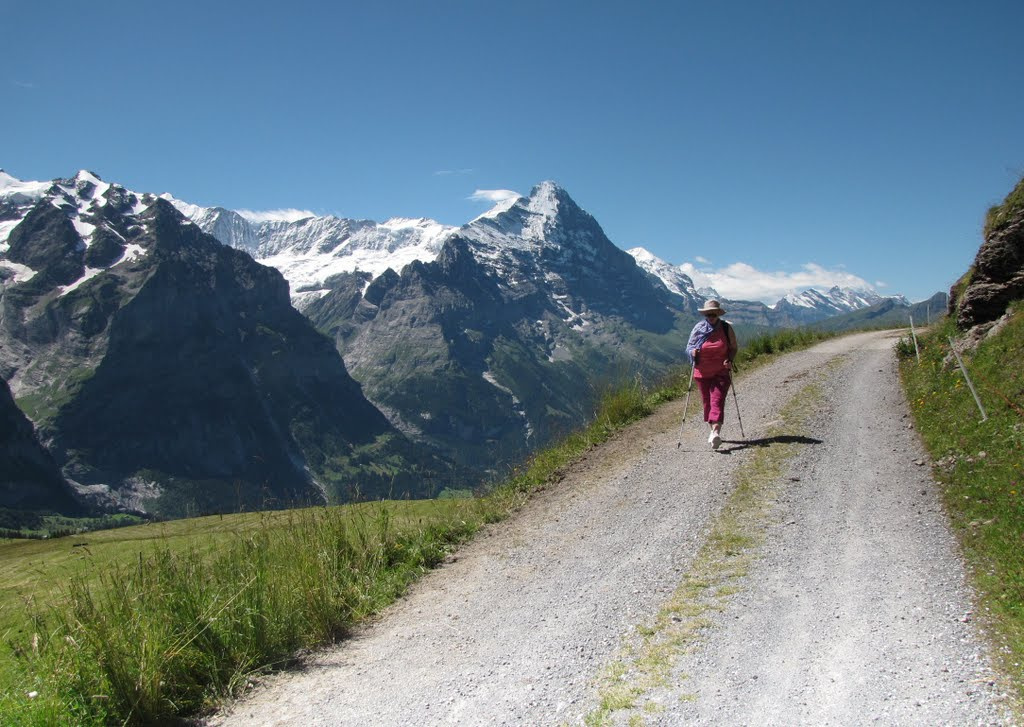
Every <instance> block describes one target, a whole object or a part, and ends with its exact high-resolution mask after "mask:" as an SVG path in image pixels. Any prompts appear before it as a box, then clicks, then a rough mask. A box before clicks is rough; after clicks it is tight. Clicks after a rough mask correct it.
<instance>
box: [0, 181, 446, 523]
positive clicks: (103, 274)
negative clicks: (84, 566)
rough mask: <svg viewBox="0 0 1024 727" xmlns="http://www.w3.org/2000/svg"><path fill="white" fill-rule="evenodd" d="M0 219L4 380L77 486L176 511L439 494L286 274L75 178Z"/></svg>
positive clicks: (134, 505) (162, 206)
mask: <svg viewBox="0 0 1024 727" xmlns="http://www.w3.org/2000/svg"><path fill="white" fill-rule="evenodd" d="M18 215H20V217H19V216H18ZM6 216H7V217H8V218H12V217H13V219H14V220H15V221H17V220H19V219H20V222H17V224H16V225H15V226H14V227H13V228H12V229H11V230H10V233H9V236H8V239H7V243H6V245H5V246H4V247H0V269H3V270H5V271H6V275H5V279H4V281H3V282H4V284H3V288H2V293H0V371H2V372H3V375H4V378H5V379H7V380H8V381H10V382H11V389H12V391H13V392H14V394H15V396H16V397H17V400H18V403H19V405H20V406H21V407H22V408H23V409H24V410H25V411H26V412H28V413H29V414H30V416H31V418H32V419H33V420H34V421H35V423H36V425H37V427H38V429H39V433H40V437H41V439H42V441H43V443H44V444H45V445H46V446H47V448H48V450H49V452H50V453H51V454H52V455H53V457H54V459H55V460H56V461H57V462H58V464H59V465H60V466H61V467H62V468H63V471H64V473H65V474H66V475H67V476H68V477H69V478H70V479H71V480H73V481H74V483H75V484H76V486H78V487H79V488H80V490H81V491H83V492H89V493H90V494H92V495H93V496H98V495H103V494H104V493H105V496H106V499H107V501H108V503H110V504H117V505H120V506H121V507H128V508H130V509H137V510H144V511H148V512H156V513H159V514H165V515H183V514H189V513H200V512H208V511H213V510H220V509H232V508H237V507H274V506H281V505H285V504H292V503H300V504H306V503H317V502H333V501H341V500H346V499H349V498H350V497H352V496H353V495H354V494H355V493H356V492H358V493H360V495H362V496H380V495H386V494H389V493H391V494H395V495H401V494H403V493H405V492H410V493H412V494H415V495H423V494H428V491H429V489H430V488H431V487H433V486H435V485H436V484H438V482H437V481H436V480H434V481H431V478H432V476H433V477H436V476H437V472H438V470H433V469H431V468H432V467H433V465H434V464H437V465H438V467H440V468H441V469H442V470H443V467H444V464H443V463H441V462H440V461H438V460H432V461H431V460H427V459H425V458H420V457H419V455H418V454H417V453H416V452H414V451H413V448H412V446H411V444H410V443H409V442H408V441H407V440H406V439H405V438H404V437H403V436H402V435H401V434H400V433H398V432H397V431H396V430H395V429H394V428H393V427H391V426H390V424H389V423H388V421H387V420H386V419H385V417H384V416H383V415H382V414H381V413H380V411H379V410H377V409H376V408H375V407H374V406H373V405H372V404H370V403H369V402H368V401H367V400H366V398H365V397H364V396H363V395H362V391H361V389H360V386H359V385H358V384H357V383H356V382H355V381H354V380H353V379H352V378H351V377H350V376H349V375H348V372H347V371H346V369H345V366H344V363H343V362H342V360H341V358H340V356H339V354H338V352H337V351H336V350H335V348H334V346H333V344H332V342H331V341H330V340H329V339H328V338H326V337H325V336H323V335H322V334H320V333H319V332H317V331H316V330H315V329H314V328H313V326H312V325H311V324H310V323H309V321H308V320H307V319H306V318H305V317H303V316H302V315H301V314H300V313H298V312H297V311H296V310H295V309H294V308H292V307H291V305H290V302H289V295H288V292H289V291H288V285H287V283H286V282H285V280H284V278H283V277H282V276H281V274H280V273H279V272H278V271H276V270H274V269H272V268H268V267H264V266H262V265H259V264H257V263H255V262H254V261H253V260H252V258H251V257H250V256H249V255H248V254H246V253H244V252H241V251H238V250H233V249H231V248H228V247H226V246H224V245H221V244H220V243H219V242H217V241H216V240H215V239H214V238H213V237H211V236H209V235H206V234H205V233H203V232H202V231H201V230H200V229H199V228H198V227H196V226H195V225H192V224H189V223H187V222H186V221H185V220H184V218H183V217H182V216H181V214H180V213H179V212H178V211H177V210H175V209H174V207H172V205H171V204H170V203H169V202H166V201H164V200H161V199H155V198H151V197H150V198H145V199H143V198H139V197H138V196H136V195H133V194H131V193H129V192H127V191H125V190H123V189H121V188H118V187H115V186H113V185H106V184H104V183H102V182H100V180H99V179H98V178H96V177H95V176H94V175H87V174H84V173H83V174H80V175H79V177H77V178H76V179H74V180H62V181H59V182H58V183H55V184H54V185H53V187H52V188H51V189H50V190H48V191H47V192H46V193H45V194H43V195H42V196H41V197H39V198H38V199H36V200H35V201H34V202H33V201H32V200H24V199H23V200H20V201H18V202H17V203H12V202H9V203H8V205H7V209H6ZM424 468H426V469H424ZM431 473H432V474H431Z"/></svg>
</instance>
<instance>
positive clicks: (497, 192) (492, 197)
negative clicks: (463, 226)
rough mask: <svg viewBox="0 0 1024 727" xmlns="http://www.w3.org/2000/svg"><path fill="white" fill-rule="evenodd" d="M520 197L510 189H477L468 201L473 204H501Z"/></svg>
mask: <svg viewBox="0 0 1024 727" xmlns="http://www.w3.org/2000/svg"><path fill="white" fill-rule="evenodd" d="M521 196H522V195H521V194H519V192H513V191H512V190H511V189H478V190H477V191H475V192H473V194H471V195H470V196H469V199H471V200H473V201H474V202H490V203H491V204H501V203H502V202H508V201H509V200H513V199H519V198H520V197H521Z"/></svg>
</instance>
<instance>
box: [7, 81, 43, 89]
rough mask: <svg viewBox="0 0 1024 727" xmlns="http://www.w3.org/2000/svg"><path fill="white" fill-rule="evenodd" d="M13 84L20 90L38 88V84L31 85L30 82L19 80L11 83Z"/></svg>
mask: <svg viewBox="0 0 1024 727" xmlns="http://www.w3.org/2000/svg"><path fill="white" fill-rule="evenodd" d="M11 83H13V84H14V85H15V86H17V87H18V88H38V87H37V86H36V84H34V83H29V82H28V81H17V80H15V81H11Z"/></svg>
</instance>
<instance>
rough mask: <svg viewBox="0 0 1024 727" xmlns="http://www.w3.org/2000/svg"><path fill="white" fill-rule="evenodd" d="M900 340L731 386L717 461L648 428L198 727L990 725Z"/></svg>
mask: <svg viewBox="0 0 1024 727" xmlns="http://www.w3.org/2000/svg"><path fill="white" fill-rule="evenodd" d="M897 337H898V334H896V333H893V332H874V333H864V334H856V335H851V336H846V337H843V338H839V339H834V340H831V341H828V342H826V343H823V344H819V345H817V346H815V347H813V348H811V349H808V350H806V351H801V352H797V353H791V354H788V355H785V356H782V357H779V358H777V359H776V360H774V361H773V362H772V363H771V364H769V365H766V366H761V367H759V368H755V369H753V370H751V371H750V372H746V373H741V375H740V376H738V377H737V386H738V390H737V392H736V394H737V396H736V399H735V400H734V402H730V404H729V407H730V408H729V410H728V411H727V420H726V427H725V433H724V439H725V441H724V443H723V445H722V447H721V448H720V449H719V450H718V451H713V450H711V449H710V447H709V446H708V445H707V443H706V430H705V429H704V428H703V427H704V425H703V424H702V423H701V422H700V413H699V411H698V405H697V404H696V402H695V401H690V402H689V410H688V413H687V416H686V419H685V421H684V423H683V427H682V428H680V418H681V417H682V415H683V406H684V401H683V400H679V401H676V402H673V403H671V404H668V405H665V406H663V407H662V408H661V409H660V410H658V411H657V412H656V413H655V414H654V415H653V416H651V417H648V418H647V419H644V420H642V421H640V422H638V423H636V424H635V425H633V426H631V427H629V428H628V429H626V430H624V431H623V432H621V433H620V434H618V435H616V436H615V437H614V438H613V439H612V440H611V441H609V442H608V443H606V444H605V445H602V446H600V447H597V448H595V449H593V450H592V451H591V452H590V453H589V454H588V455H587V456H586V457H585V458H584V459H582V460H581V461H579V462H578V463H576V464H575V465H573V466H572V467H571V468H569V470H568V471H567V472H566V473H565V477H564V478H563V479H562V480H561V481H560V482H559V483H558V484H557V485H553V486H551V487H550V488H548V489H547V490H545V491H544V492H541V493H539V494H538V495H536V496H535V497H534V498H533V499H532V500H531V501H530V502H529V503H528V504H527V505H526V506H525V507H524V508H523V509H522V510H521V511H520V512H519V513H517V514H516V515H515V516H514V517H512V518H510V519H509V520H507V521H505V522H503V523H500V524H497V525H492V526H489V527H488V528H487V529H485V530H484V531H483V532H482V533H481V534H480V535H479V536H478V537H477V538H476V539H474V540H473V541H472V542H471V543H470V544H469V545H467V546H465V547H463V548H462V549H461V550H459V551H458V552H457V553H456V554H455V555H454V556H452V557H451V558H450V559H449V562H447V563H446V564H445V565H443V566H442V567H440V568H438V569H437V570H435V571H433V572H431V573H429V574H428V575H427V576H426V577H424V578H423V579H422V580H421V581H419V582H418V583H417V584H416V585H415V586H414V587H413V588H412V589H411V591H410V592H409V593H408V595H407V596H406V597H405V598H403V599H402V600H400V601H399V602H398V603H396V604H394V605H393V606H392V607H391V608H389V609H388V610H386V611H385V612H384V613H383V614H382V615H381V616H380V617H379V618H378V619H376V620H375V621H374V622H373V623H371V624H368V625H366V626H365V627H362V628H360V629H359V630H358V631H357V632H356V633H354V634H352V635H351V637H349V638H347V639H345V640H343V641H342V642H340V643H339V644H338V645H336V646H335V647H333V648H330V649H328V650H325V651H321V652H317V653H315V654H311V655H308V656H307V657H306V658H305V659H304V660H303V663H302V664H301V668H299V669H298V670H295V671H288V672H281V673H278V674H275V675H272V676H270V677H267V678H266V679H263V680H262V681H261V682H260V683H259V684H257V685H255V686H254V688H253V689H252V690H251V691H250V693H248V694H247V695H245V696H244V697H242V698H241V699H239V700H238V701H236V702H235V703H233V704H231V705H228V706H226V707H225V708H224V709H223V710H222V711H221V712H219V713H217V714H215V715H213V716H211V717H210V718H209V719H208V721H207V724H208V725H210V727H212V726H214V725H217V726H225V727H226V726H228V725H304V726H305V725H343V724H360V725H405V724H422V725H513V724H515V725H519V724H538V725H540V724H544V725H547V724H551V725H560V724H583V723H588V724H627V723H628V724H648V725H679V724H709V723H714V724H730V725H731V724H736V725H739V724H754V723H756V724H774V725H783V724H787V725H792V724H862V723H866V722H879V723H883V724H1004V723H1005V724H1009V723H1010V721H1009V718H1008V716H1007V715H1006V714H1004V712H1003V706H1002V704H1001V700H1002V694H1001V693H1002V691H1003V688H1002V686H1001V683H1000V679H999V677H998V675H997V674H995V672H994V671H993V669H992V667H991V664H990V657H989V652H988V650H987V649H988V648H989V647H987V645H986V641H985V638H984V634H983V633H981V631H980V629H979V623H978V621H977V620H976V618H975V616H974V608H975V606H974V603H975V600H974V599H975V596H974V594H973V593H972V592H971V590H970V588H969V587H968V585H967V583H966V578H965V573H964V567H963V565H962V561H961V558H960V555H959V552H958V549H957V545H956V540H955V538H954V536H953V534H952V532H951V531H950V528H949V526H948V524H947V521H946V517H945V515H944V512H943V508H942V506H941V504H940V500H939V492H938V486H937V485H936V484H935V482H934V481H933V480H932V479H931V476H930V472H929V467H928V466H927V462H928V460H927V455H926V454H925V453H924V451H923V449H922V448H921V445H920V443H919V440H918V438H917V434H916V432H915V431H914V430H913V429H912V427H911V426H910V424H909V422H910V419H909V418H908V416H907V404H906V401H905V398H904V395H903V393H902V391H901V389H900V385H899V380H898V376H897V370H896V361H895V355H894V353H893V344H894V342H895V340H896V338H897ZM691 398H693V399H699V397H696V396H695V397H691ZM734 404H738V407H739V409H740V411H741V415H742V425H743V430H744V434H745V436H741V433H740V427H739V425H738V422H737V421H736V416H735V415H736V409H735V408H734Z"/></svg>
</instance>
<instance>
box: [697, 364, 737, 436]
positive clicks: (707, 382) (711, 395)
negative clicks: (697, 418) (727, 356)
mask: <svg viewBox="0 0 1024 727" xmlns="http://www.w3.org/2000/svg"><path fill="white" fill-rule="evenodd" d="M729 382H730V379H729V374H728V372H725V373H721V374H719V375H718V376H712V377H711V378H707V379H697V386H699V387H700V398H701V400H702V401H703V402H704V421H706V422H708V423H710V424H721V423H722V422H723V421H725V395H726V394H728V393H729Z"/></svg>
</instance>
